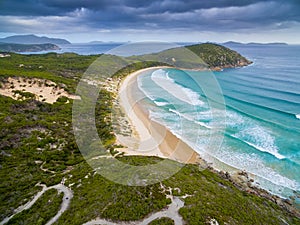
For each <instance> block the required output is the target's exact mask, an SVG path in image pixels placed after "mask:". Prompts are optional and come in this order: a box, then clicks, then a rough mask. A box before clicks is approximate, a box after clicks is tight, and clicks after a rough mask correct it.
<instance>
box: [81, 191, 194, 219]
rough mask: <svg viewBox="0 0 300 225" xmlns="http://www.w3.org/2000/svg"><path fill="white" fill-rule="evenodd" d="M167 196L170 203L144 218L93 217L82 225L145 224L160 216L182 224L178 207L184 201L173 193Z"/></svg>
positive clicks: (180, 206) (181, 205)
mask: <svg viewBox="0 0 300 225" xmlns="http://www.w3.org/2000/svg"><path fill="white" fill-rule="evenodd" d="M185 197H188V196H183V197H182V198H185ZM167 198H170V199H171V201H172V202H171V204H170V205H168V207H167V208H166V209H163V210H161V211H159V212H156V213H153V214H151V215H149V216H147V217H146V218H144V219H143V220H138V221H131V222H117V223H115V222H111V221H109V220H105V219H95V220H91V221H89V222H87V223H84V224H83V225H147V224H149V223H150V222H152V221H153V220H155V219H159V218H161V217H169V218H171V219H173V220H174V222H175V225H183V224H184V222H183V219H182V217H181V216H180V215H179V213H178V211H179V209H180V208H182V207H183V206H184V202H183V201H182V200H181V199H180V198H179V197H176V196H173V195H167Z"/></svg>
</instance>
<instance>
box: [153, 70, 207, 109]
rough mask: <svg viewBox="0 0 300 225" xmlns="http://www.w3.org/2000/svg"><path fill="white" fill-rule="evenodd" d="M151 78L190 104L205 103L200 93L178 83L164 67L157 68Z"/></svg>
mask: <svg viewBox="0 0 300 225" xmlns="http://www.w3.org/2000/svg"><path fill="white" fill-rule="evenodd" d="M151 79H152V80H153V81H154V83H155V84H157V85H158V86H159V87H161V88H162V89H164V90H165V91H167V92H168V93H169V94H171V95H173V96H174V97H175V98H177V99H179V100H181V101H183V102H186V103H188V104H190V105H201V106H202V105H204V102H203V101H201V100H200V99H199V98H200V95H199V94H198V93H196V92H194V91H192V90H191V89H189V88H185V87H183V86H181V85H179V84H176V83H175V81H174V80H173V79H172V78H170V77H169V76H168V74H167V73H166V72H165V71H164V70H162V69H159V70H155V71H154V72H153V73H152V75H151Z"/></svg>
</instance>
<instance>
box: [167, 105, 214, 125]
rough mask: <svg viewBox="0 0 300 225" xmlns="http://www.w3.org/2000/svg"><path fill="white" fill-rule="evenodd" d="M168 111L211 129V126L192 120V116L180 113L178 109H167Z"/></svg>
mask: <svg viewBox="0 0 300 225" xmlns="http://www.w3.org/2000/svg"><path fill="white" fill-rule="evenodd" d="M169 111H170V112H173V113H175V114H177V115H178V116H180V117H183V118H184V119H186V120H189V121H191V122H194V123H196V124H198V125H200V126H202V127H206V128H207V129H211V128H212V127H210V126H208V125H206V124H205V123H203V122H200V121H196V120H194V119H193V118H190V117H189V116H187V115H185V114H183V113H180V112H178V111H176V110H173V109H169Z"/></svg>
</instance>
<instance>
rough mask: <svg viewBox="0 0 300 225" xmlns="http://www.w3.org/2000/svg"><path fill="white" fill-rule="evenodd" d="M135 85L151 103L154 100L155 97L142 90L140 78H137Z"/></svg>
mask: <svg viewBox="0 0 300 225" xmlns="http://www.w3.org/2000/svg"><path fill="white" fill-rule="evenodd" d="M137 84H138V88H139V89H140V90H141V91H142V92H143V93H144V94H145V95H146V96H147V98H149V99H150V100H151V101H154V100H155V96H152V95H150V94H149V92H147V91H146V90H145V89H144V88H143V83H142V79H141V78H140V76H138V78H137Z"/></svg>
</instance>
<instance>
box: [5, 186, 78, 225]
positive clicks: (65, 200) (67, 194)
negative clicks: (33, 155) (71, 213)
mask: <svg viewBox="0 0 300 225" xmlns="http://www.w3.org/2000/svg"><path fill="white" fill-rule="evenodd" d="M38 186H42V187H43V189H42V190H41V191H40V192H38V193H37V194H36V195H35V196H34V198H33V199H32V200H31V201H29V202H27V203H26V204H24V205H22V206H20V207H18V208H17V209H16V210H15V211H14V214H13V215H11V216H10V217H6V218H5V219H4V220H2V221H1V222H0V225H4V224H5V223H7V222H8V221H9V220H10V219H11V218H13V217H14V216H15V215H16V214H18V213H20V212H22V211H23V210H26V209H29V208H30V207H32V206H33V205H34V203H35V202H36V201H37V200H38V199H39V198H40V197H41V196H42V195H43V194H44V193H45V192H46V191H47V190H49V189H53V188H54V189H56V190H57V191H58V192H59V193H60V192H63V193H64V197H63V201H62V204H61V206H60V209H59V211H58V212H57V213H56V215H55V216H54V217H53V218H52V219H51V220H49V221H48V222H47V224H46V225H51V224H53V223H55V222H56V221H57V220H58V218H59V217H60V216H61V214H62V213H63V212H64V211H66V210H67V209H68V207H69V205H70V202H71V199H72V198H73V192H72V191H71V190H70V189H69V188H67V187H66V186H65V185H63V184H57V185H54V186H51V187H47V186H46V185H44V184H38Z"/></svg>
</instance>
